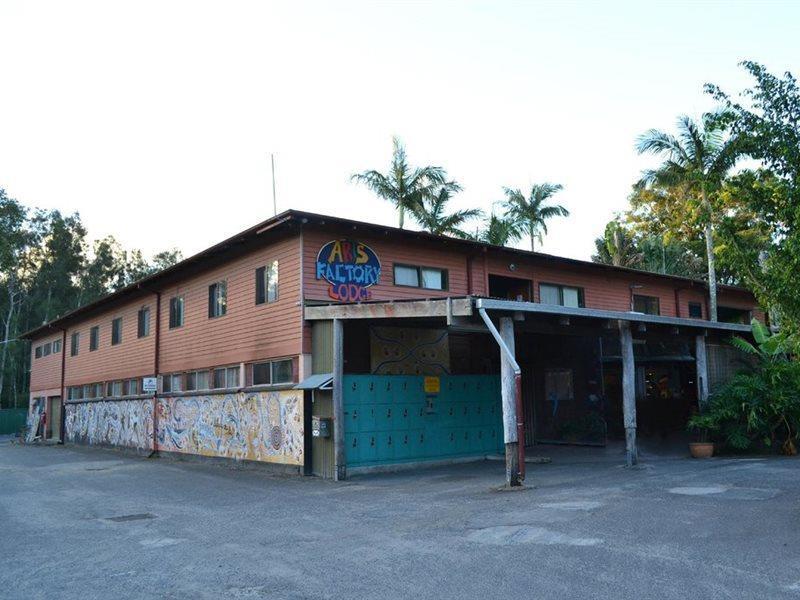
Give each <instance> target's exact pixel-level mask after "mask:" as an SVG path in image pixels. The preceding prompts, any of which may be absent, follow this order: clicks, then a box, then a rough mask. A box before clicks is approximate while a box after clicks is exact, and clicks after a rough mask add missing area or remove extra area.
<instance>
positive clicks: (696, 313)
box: [689, 302, 703, 319]
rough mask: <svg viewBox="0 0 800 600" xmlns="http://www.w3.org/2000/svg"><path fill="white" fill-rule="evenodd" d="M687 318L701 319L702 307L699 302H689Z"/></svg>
mask: <svg viewBox="0 0 800 600" xmlns="http://www.w3.org/2000/svg"><path fill="white" fill-rule="evenodd" d="M689 317H690V318H692V319H702V318H703V305H702V304H700V303H699V302H689Z"/></svg>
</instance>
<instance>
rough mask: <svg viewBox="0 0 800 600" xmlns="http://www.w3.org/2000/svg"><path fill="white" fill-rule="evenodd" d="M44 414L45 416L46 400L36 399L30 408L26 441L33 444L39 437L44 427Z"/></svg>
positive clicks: (32, 401)
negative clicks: (40, 430) (42, 426)
mask: <svg viewBox="0 0 800 600" xmlns="http://www.w3.org/2000/svg"><path fill="white" fill-rule="evenodd" d="M42 414H44V398H34V399H33V400H31V403H30V406H28V419H27V423H26V425H27V433H26V434H25V441H26V442H32V441H33V440H35V439H36V437H37V436H38V435H39V429H40V428H41V425H42Z"/></svg>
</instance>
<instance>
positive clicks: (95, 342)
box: [89, 325, 100, 352]
mask: <svg viewBox="0 0 800 600" xmlns="http://www.w3.org/2000/svg"><path fill="white" fill-rule="evenodd" d="M99 345H100V326H99V325H95V326H94V327H92V328H91V329H90V330H89V352H94V351H95V350H97V348H98V346H99Z"/></svg>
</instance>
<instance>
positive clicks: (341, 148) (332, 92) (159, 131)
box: [0, 0, 800, 258]
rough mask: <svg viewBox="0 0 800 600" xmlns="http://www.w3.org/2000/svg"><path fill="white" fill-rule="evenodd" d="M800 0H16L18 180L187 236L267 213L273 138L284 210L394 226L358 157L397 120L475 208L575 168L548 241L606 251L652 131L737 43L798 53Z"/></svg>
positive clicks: (8, 135) (773, 56)
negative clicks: (637, 143)
mask: <svg viewBox="0 0 800 600" xmlns="http://www.w3.org/2000/svg"><path fill="white" fill-rule="evenodd" d="M799 7H800V3H789V2H786V3H779V2H772V3H766V2H759V3H754V4H748V3H728V2H725V3H723V2H714V3H711V2H709V3H705V4H703V3H699V2H691V3H678V2H674V3H661V4H652V3H646V2H632V3H613V4H603V5H601V4H599V3H598V4H595V3H499V2H487V3H454V2H453V3H450V2H446V3H445V2H442V3H410V2H407V3H400V2H398V3H383V4H368V3H363V4H361V3H359V4H354V3H343V2H325V3H303V2H279V3H269V2H216V3H212V2H198V1H194V2H167V1H162V2H144V1H136V2H110V1H104V2H95V3H88V2H80V1H76V0H73V1H71V2H62V1H59V2H47V3H46V2H36V1H32V0H25V1H20V2H16V1H10V2H9V1H8V0H0V187H5V188H6V190H7V192H8V193H9V195H11V196H12V197H16V198H17V199H18V200H20V201H22V202H24V203H25V204H27V205H30V206H40V207H46V208H59V209H61V210H62V211H65V212H72V211H79V212H80V214H81V216H82V218H83V220H84V223H85V224H86V225H87V227H88V228H89V232H90V235H91V236H92V237H95V238H97V237H102V236H104V235H107V234H113V235H114V236H116V237H117V238H118V239H119V240H120V241H121V242H122V243H123V244H124V245H125V246H127V247H140V248H142V249H143V250H144V251H145V252H147V253H152V252H155V251H158V250H160V249H163V248H166V247H171V246H177V247H179V248H181V249H182V250H183V252H184V254H186V255H187V256H188V255H189V254H192V253H194V252H197V251H199V250H202V249H203V248H205V247H207V246H209V245H211V244H212V243H215V242H217V241H219V240H221V239H223V238H225V237H227V236H229V235H232V234H234V233H236V232H237V231H240V230H242V229H245V228H246V227H248V226H250V225H253V224H255V223H256V222H258V221H260V220H263V219H265V218H267V217H269V216H270V215H271V214H272V192H271V179H270V167H269V153H270V152H274V153H275V155H276V167H277V178H276V179H277V189H278V210H279V211H281V210H284V209H287V208H297V209H303V210H309V211H316V212H321V213H326V214H335V215H338V216H342V217H349V218H355V219H362V220H367V221H373V222H378V223H385V224H390V225H395V224H396V221H397V220H396V216H395V215H394V213H393V211H392V208H391V207H390V205H389V204H387V203H384V202H383V201H380V200H378V199H376V198H374V197H373V196H372V195H371V194H370V193H369V192H368V191H367V190H365V189H362V188H359V187H356V186H355V185H353V184H351V183H350V182H349V176H350V175H351V174H352V173H353V172H355V171H360V170H364V169H367V168H377V169H380V170H386V168H387V167H388V164H389V159H390V152H391V137H392V135H395V134H396V135H399V136H400V137H401V138H402V139H403V140H404V141H405V143H406V146H407V150H408V155H409V158H410V161H411V163H412V164H415V165H422V164H436V165H441V166H443V167H445V168H446V169H447V170H448V171H449V173H450V175H451V176H452V177H454V178H455V179H457V180H458V181H459V182H460V183H461V184H462V185H463V186H464V188H465V190H464V192H463V193H462V194H460V195H459V196H458V197H457V198H456V200H455V201H454V202H453V204H455V205H456V206H457V207H468V206H478V207H481V208H484V209H487V210H488V209H489V208H490V207H491V204H492V202H493V201H495V200H498V199H500V198H501V195H502V192H501V188H502V186H510V187H526V186H528V185H529V184H530V183H531V182H540V181H552V182H558V183H562V184H563V185H564V186H565V191H564V192H562V193H561V194H559V195H558V196H556V198H557V199H558V201H560V202H561V203H563V204H564V205H566V206H567V207H568V208H569V209H570V210H571V211H572V216H571V217H570V218H568V219H563V220H561V221H558V222H553V223H552V226H551V228H550V235H549V236H548V237H547V238H546V240H545V244H544V248H543V249H544V250H545V251H547V252H552V253H556V254H561V255H565V256H570V257H576V258H588V257H589V255H590V254H591V252H592V250H593V240H594V238H595V237H596V236H597V235H599V234H600V233H601V232H602V229H603V226H604V224H605V223H606V221H608V220H609V219H610V218H612V216H613V214H614V212H615V211H619V210H624V209H625V207H626V204H627V202H626V198H627V195H628V191H629V189H630V185H631V183H632V182H633V181H634V180H635V179H636V177H637V175H638V173H639V172H640V170H641V169H642V168H644V167H645V166H646V165H647V164H649V162H651V161H648V160H646V159H643V158H640V157H637V156H636V154H635V152H634V150H633V143H634V139H635V137H636V136H637V135H638V134H639V133H641V132H642V131H644V130H646V129H648V128H650V127H658V128H671V127H672V126H673V124H674V121H675V118H676V117H677V115H679V114H681V113H689V114H698V113H700V112H702V111H703V110H706V109H708V108H710V107H711V104H710V101H709V99H708V98H707V97H706V96H704V95H703V93H702V84H703V83H704V82H707V81H712V82H715V83H718V84H720V85H722V86H723V87H724V88H726V89H728V90H730V91H735V90H738V89H740V88H741V87H743V86H744V85H746V84H748V83H749V82H748V80H747V79H746V78H745V76H744V74H743V73H742V71H741V69H740V68H739V67H737V62H738V61H740V60H742V59H745V58H752V59H755V60H759V61H760V62H763V63H765V64H766V65H767V66H768V67H769V68H770V69H772V70H774V71H778V72H782V71H784V70H787V69H788V70H791V71H793V72H795V73H796V74H798V71H800V35H798V26H799V25H800V8H799ZM523 243H524V242H523Z"/></svg>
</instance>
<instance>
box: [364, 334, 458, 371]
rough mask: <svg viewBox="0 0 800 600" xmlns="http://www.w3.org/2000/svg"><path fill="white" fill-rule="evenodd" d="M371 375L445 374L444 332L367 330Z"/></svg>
mask: <svg viewBox="0 0 800 600" xmlns="http://www.w3.org/2000/svg"><path fill="white" fill-rule="evenodd" d="M370 357H371V368H372V373H373V374H375V375H448V374H449V373H450V344H449V342H448V337H447V331H446V330H444V329H416V328H412V327H372V328H370Z"/></svg>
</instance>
